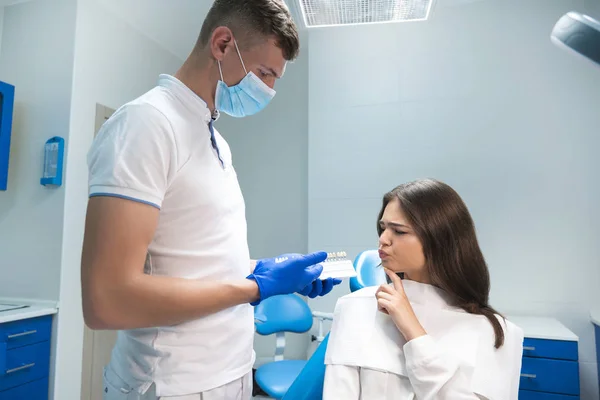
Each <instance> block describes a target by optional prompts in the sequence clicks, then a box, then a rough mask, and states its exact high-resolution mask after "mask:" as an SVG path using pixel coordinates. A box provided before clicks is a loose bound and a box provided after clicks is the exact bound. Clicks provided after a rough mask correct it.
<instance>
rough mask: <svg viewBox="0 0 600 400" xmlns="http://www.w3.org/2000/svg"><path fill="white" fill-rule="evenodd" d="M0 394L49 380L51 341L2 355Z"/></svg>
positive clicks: (7, 351)
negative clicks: (43, 379)
mask: <svg viewBox="0 0 600 400" xmlns="http://www.w3.org/2000/svg"><path fill="white" fill-rule="evenodd" d="M0 358H4V361H3V362H2V361H0V364H3V365H4V368H3V369H2V370H0V392H1V391H3V390H7V389H10V388H13V387H17V386H20V385H23V384H25V383H28V382H31V381H35V380H38V379H42V378H47V377H48V375H49V372H50V341H47V342H42V343H36V344H32V345H29V346H23V347H18V348H16V349H11V350H6V352H5V353H4V354H0Z"/></svg>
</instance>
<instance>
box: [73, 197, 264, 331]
mask: <svg viewBox="0 0 600 400" xmlns="http://www.w3.org/2000/svg"><path fill="white" fill-rule="evenodd" d="M158 216H159V210H158V209H157V208H155V207H153V206H150V205H146V204H143V203H139V202H135V201H130V200H124V199H120V198H116V197H92V198H90V200H89V203H88V210H87V217H86V226H85V237H84V242H83V255H82V264H81V284H82V297H83V314H84V318H85V322H86V324H87V325H88V326H89V327H90V328H92V329H135V328H143V327H151V326H165V325H174V324H177V323H181V322H185V321H189V320H193V319H197V318H200V317H203V316H206V315H209V314H213V313H216V312H218V311H221V310H224V309H226V308H229V307H233V306H236V305H239V304H245V303H250V302H253V301H256V300H257V299H258V298H259V297H260V293H259V289H258V285H257V284H256V282H255V281H253V280H250V279H244V280H240V281H238V282H201V281H197V280H189V279H182V278H173V277H165V276H154V275H147V274H145V273H144V261H145V258H146V253H147V249H148V245H149V244H150V242H151V240H152V237H153V236H154V231H155V229H156V226H157V223H158Z"/></svg>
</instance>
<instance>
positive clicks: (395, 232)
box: [379, 199, 429, 283]
mask: <svg viewBox="0 0 600 400" xmlns="http://www.w3.org/2000/svg"><path fill="white" fill-rule="evenodd" d="M379 226H380V227H381V231H382V232H381V236H380V237H379V257H380V258H381V264H382V265H383V267H385V268H387V269H390V270H392V271H394V272H404V278H405V279H410V280H413V281H417V282H422V283H429V275H428V274H427V270H426V268H425V255H424V254H423V246H422V245H421V241H420V240H419V238H418V237H417V235H416V234H415V232H414V230H413V229H412V226H411V225H410V224H409V223H408V220H407V218H406V217H405V216H404V213H403V212H402V209H401V208H400V201H399V200H398V199H394V200H392V201H390V202H389V203H388V205H387V206H386V207H385V210H384V212H383V216H382V218H381V221H379Z"/></svg>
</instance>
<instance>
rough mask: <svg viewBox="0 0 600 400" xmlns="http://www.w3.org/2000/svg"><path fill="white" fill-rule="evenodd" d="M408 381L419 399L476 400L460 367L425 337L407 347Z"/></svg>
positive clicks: (413, 341) (411, 342)
mask: <svg viewBox="0 0 600 400" xmlns="http://www.w3.org/2000/svg"><path fill="white" fill-rule="evenodd" d="M404 354H405V356H406V369H407V373H408V378H409V380H410V383H411V385H412V387H413V390H414V392H415V395H416V397H417V398H418V399H439V400H476V399H485V397H481V396H478V395H476V394H475V393H473V391H472V389H471V384H470V382H469V380H468V379H467V377H466V376H465V374H464V373H462V371H461V370H460V368H459V363H458V362H457V361H456V360H454V359H452V358H451V357H450V356H448V355H445V354H442V352H441V351H440V350H439V348H438V346H437V343H436V342H435V340H434V339H433V338H432V337H431V336H429V335H424V336H421V337H419V338H417V339H413V340H411V341H410V342H408V343H406V344H405V345H404Z"/></svg>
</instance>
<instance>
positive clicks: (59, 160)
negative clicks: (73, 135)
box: [40, 136, 65, 187]
mask: <svg viewBox="0 0 600 400" xmlns="http://www.w3.org/2000/svg"><path fill="white" fill-rule="evenodd" d="M64 153H65V139H63V138H61V137H59V136H54V137H52V138H50V139H48V140H47V141H46V145H45V146H44V174H43V176H42V179H40V183H41V184H42V185H44V186H49V187H59V186H61V185H62V176H63V157H64Z"/></svg>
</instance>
